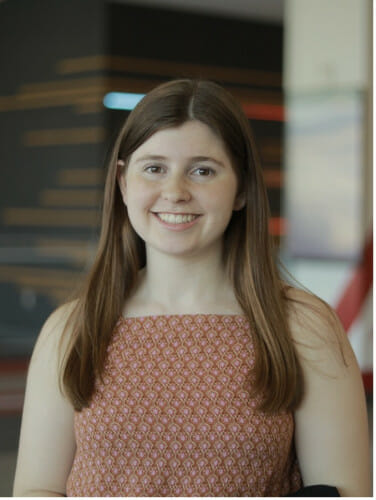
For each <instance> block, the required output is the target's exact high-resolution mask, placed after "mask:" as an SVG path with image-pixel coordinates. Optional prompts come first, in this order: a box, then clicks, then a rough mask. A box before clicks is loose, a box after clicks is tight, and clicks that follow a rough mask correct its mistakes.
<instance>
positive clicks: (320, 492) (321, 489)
mask: <svg viewBox="0 0 376 500" xmlns="http://www.w3.org/2000/svg"><path fill="white" fill-rule="evenodd" d="M285 496H286V497H340V496H341V495H340V494H339V493H338V490H337V488H336V487H335V486H327V485H326V484H314V485H312V486H305V487H304V488H301V489H300V490H298V491H295V493H290V494H289V495H285Z"/></svg>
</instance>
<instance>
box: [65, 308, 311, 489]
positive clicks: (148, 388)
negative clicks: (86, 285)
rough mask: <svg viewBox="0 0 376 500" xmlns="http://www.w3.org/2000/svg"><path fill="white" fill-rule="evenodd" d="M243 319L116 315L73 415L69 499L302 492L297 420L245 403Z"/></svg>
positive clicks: (248, 378)
mask: <svg viewBox="0 0 376 500" xmlns="http://www.w3.org/2000/svg"><path fill="white" fill-rule="evenodd" d="M253 364H254V348H253V343H252V336H251V330H250V325H249V323H248V320H247V319H246V317H245V316H241V315H219V314H183V315H165V316H143V317H137V318H124V317H120V318H119V320H118V322H117V324H116V327H115V329H114V333H113V339H112V341H111V343H110V345H109V348H108V358H107V361H106V365H105V374H104V379H103V383H101V382H99V381H97V383H96V388H95V392H94V396H93V398H92V401H91V404H90V406H89V407H88V408H85V409H83V410H82V411H81V412H76V413H75V424H74V425H75V436H76V443H77V449H76V454H75V458H74V462H73V465H72V469H71V472H70V475H69V477H68V480H67V495H68V496H82V497H85V496H134V497H136V496H145V497H147V496H170V497H171V496H183V497H184V496H185V497H191V496H233V497H236V496H249V497H257V496H282V495H285V494H288V493H290V492H294V491H296V490H298V489H299V488H300V487H301V486H302V481H301V475H300V471H299V467H298V463H297V459H296V454H295V449H294V445H293V435H294V419H293V415H292V414H291V413H288V412H283V413H280V414H275V415H267V414H264V413H263V412H260V411H258V410H257V409H256V406H257V403H258V402H259V401H260V399H259V398H251V397H250V394H249V387H250V384H251V383H252V366H253Z"/></svg>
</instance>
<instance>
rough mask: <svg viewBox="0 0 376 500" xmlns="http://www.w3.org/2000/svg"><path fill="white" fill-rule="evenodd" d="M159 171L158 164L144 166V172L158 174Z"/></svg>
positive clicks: (160, 169)
mask: <svg viewBox="0 0 376 500" xmlns="http://www.w3.org/2000/svg"><path fill="white" fill-rule="evenodd" d="M161 171H162V167H160V166H159V165H149V166H148V167H146V168H145V172H148V173H149V174H159V173H160V172H161Z"/></svg>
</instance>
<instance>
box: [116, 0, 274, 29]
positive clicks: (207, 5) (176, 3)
mask: <svg viewBox="0 0 376 500" xmlns="http://www.w3.org/2000/svg"><path fill="white" fill-rule="evenodd" d="M110 1H112V2H114V1H115V2H119V3H129V4H133V5H140V6H142V5H145V6H149V7H168V8H173V9H177V10H186V11H191V12H201V13H205V12H206V13H210V14H215V15H219V16H225V17H237V18H239V17H240V18H247V19H254V20H256V21H266V22H270V23H273V24H282V22H283V4H284V0H110Z"/></svg>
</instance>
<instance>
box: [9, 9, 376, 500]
mask: <svg viewBox="0 0 376 500" xmlns="http://www.w3.org/2000/svg"><path fill="white" fill-rule="evenodd" d="M371 42H372V1H371V0H330V2H328V1H327V0H315V1H314V2H313V1H312V0H236V1H235V0H231V1H230V2H227V3H225V2H222V1H221V0H179V1H177V0H149V1H148V0H139V1H137V0H133V1H129V0H124V1H123V0H116V1H115V0H113V1H109V0H108V1H105V0H65V1H64V2H61V1H58V0H39V1H38V2H30V1H28V0H17V2H14V1H11V0H2V1H1V2H0V61H1V67H2V72H1V73H2V75H1V79H0V130H1V135H0V164H1V179H2V182H1V183H0V191H1V197H0V296H1V315H0V496H10V495H11V488H12V483H13V476H14V469H15V463H16V450H17V446H18V438H19V428H20V422H21V411H22V404H23V397H24V388H25V381H26V373H27V367H28V362H29V358H30V355H31V352H32V349H33V345H34V343H35V340H36V338H37V336H38V333H39V331H40V329H41V327H42V325H43V323H44V321H45V320H46V318H47V316H48V315H49V314H50V313H51V312H52V311H53V310H54V309H55V308H56V307H57V306H58V305H60V304H61V303H63V302H64V301H65V300H66V299H67V297H68V296H69V294H70V292H71V291H72V289H73V288H74V286H75V285H76V284H77V283H78V282H79V280H80V278H81V277H82V275H83V274H84V273H85V272H86V270H87V269H88V267H89V265H90V262H91V260H92V258H93V256H94V253H95V248H96V242H97V240H98V236H99V230H100V209H101V203H102V193H103V185H104V178H105V160H106V155H107V153H108V149H109V146H110V144H111V140H112V138H113V137H114V135H115V134H116V131H117V129H118V127H119V124H120V123H121V122H122V121H123V120H124V118H125V117H126V116H127V113H128V112H129V111H126V110H119V109H109V108H107V107H106V106H105V105H104V103H103V100H104V98H105V96H106V95H108V94H109V93H111V92H122V93H125V92H127V93H141V94H144V93H146V92H148V91H149V90H150V89H151V88H153V87H154V86H155V85H157V84H159V83H162V82H163V81H167V80H169V79H171V78H177V77H200V78H206V79H212V80H215V81H217V82H218V83H220V84H222V85H223V86H225V87H226V88H227V89H229V90H230V91H231V92H232V93H233V94H234V95H235V96H236V97H237V98H238V100H239V101H240V103H241V105H242V107H243V109H244V111H245V113H246V114H247V116H248V118H249V120H250V123H251V125H252V128H253V130H254V134H255V137H256V142H257V147H258V150H259V154H260V158H261V162H262V167H263V172H264V177H265V182H266V186H267V191H268V196H269V200H270V206H271V214H272V217H271V220H270V232H271V234H272V235H273V237H274V238H275V240H276V242H277V244H278V245H279V248H280V257H281V260H282V261H283V262H284V264H285V265H286V267H287V268H288V269H289V271H290V272H291V273H292V274H293V276H294V277H295V278H296V279H297V280H298V281H299V282H300V283H301V284H302V285H304V286H305V287H307V288H308V289H309V290H311V291H312V292H314V293H316V294H317V295H319V296H321V297H322V298H323V299H324V300H326V301H327V302H328V303H329V304H331V306H332V307H333V308H334V309H335V310H336V311H337V313H338V315H339V317H340V319H341V321H342V322H343V325H344V327H345V329H346V331H347V333H348V335H349V338H350V341H351V343H352V345H353V348H354V351H355V353H356V356H357V358H358V361H359V364H360V366H361V369H362V373H363V380H364V384H365V389H366V394H367V402H368V407H369V416H370V430H371V433H370V434H371V443H370V453H371V454H372V407H373V397H372V395H373V385H372V382H373V369H372V366H373V364H372V362H373V360H372V353H373V348H372V332H373V324H372V282H373V280H372V253H373V248H372V236H373V234H372V43H371Z"/></svg>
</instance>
